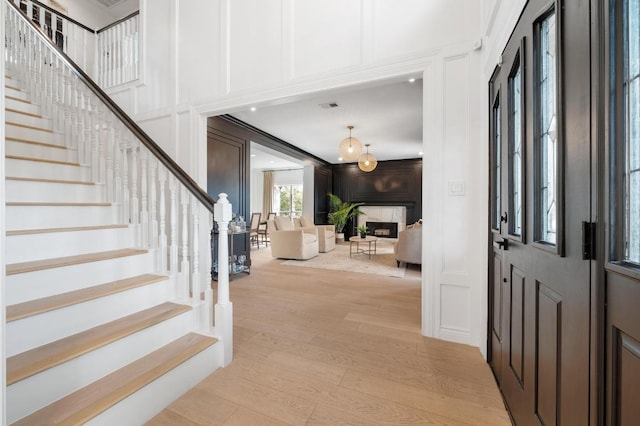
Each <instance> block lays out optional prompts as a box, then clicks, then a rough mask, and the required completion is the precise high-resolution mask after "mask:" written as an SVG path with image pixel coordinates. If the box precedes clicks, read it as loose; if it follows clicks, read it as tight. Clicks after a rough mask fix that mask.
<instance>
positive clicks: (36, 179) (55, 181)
mask: <svg viewBox="0 0 640 426" xmlns="http://www.w3.org/2000/svg"><path fill="white" fill-rule="evenodd" d="M4 179H5V180H17V181H21V182H42V183H65V184H69V185H95V184H96V183H95V182H87V181H82V180H64V179H45V178H29V177H12V176H7V177H5V178H4Z"/></svg>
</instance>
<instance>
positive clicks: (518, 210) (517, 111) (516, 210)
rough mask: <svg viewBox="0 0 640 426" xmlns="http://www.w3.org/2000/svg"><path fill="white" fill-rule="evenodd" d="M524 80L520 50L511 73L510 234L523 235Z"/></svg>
mask: <svg viewBox="0 0 640 426" xmlns="http://www.w3.org/2000/svg"><path fill="white" fill-rule="evenodd" d="M522 83H523V81H522V65H521V55H520V51H519V52H518V54H517V55H516V59H515V62H514V64H513V67H512V69H511V73H510V74H509V234H511V235H516V236H522V223H523V213H524V212H523V209H522V207H523V202H522V200H523V190H524V185H523V183H524V181H523V164H524V163H523V147H522V145H523V144H522V141H523V136H522V135H523V131H524V120H523V117H524V115H523V109H524V108H523V105H524V103H523V100H524V99H523V90H522V88H523V84H522Z"/></svg>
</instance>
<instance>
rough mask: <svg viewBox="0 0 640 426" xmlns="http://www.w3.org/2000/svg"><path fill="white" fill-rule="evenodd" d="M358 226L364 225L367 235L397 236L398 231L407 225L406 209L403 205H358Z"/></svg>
mask: <svg viewBox="0 0 640 426" xmlns="http://www.w3.org/2000/svg"><path fill="white" fill-rule="evenodd" d="M360 211H361V212H362V213H363V214H361V215H359V216H358V226H360V225H366V227H367V228H369V235H373V236H374V237H381V238H398V232H400V231H402V230H404V228H405V227H406V226H407V209H406V207H404V206H371V205H366V206H362V207H360Z"/></svg>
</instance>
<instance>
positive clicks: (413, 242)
mask: <svg viewBox="0 0 640 426" xmlns="http://www.w3.org/2000/svg"><path fill="white" fill-rule="evenodd" d="M393 251H394V252H395V254H396V263H397V265H398V267H400V262H405V263H412V264H414V265H422V227H421V226H414V227H413V228H410V229H409V228H408V229H405V230H404V231H400V232H399V233H398V242H397V243H396V244H395V246H394V248H393Z"/></svg>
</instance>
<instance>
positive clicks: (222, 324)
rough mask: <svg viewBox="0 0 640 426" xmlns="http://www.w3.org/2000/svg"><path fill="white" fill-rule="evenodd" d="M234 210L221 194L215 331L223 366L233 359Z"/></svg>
mask: <svg viewBox="0 0 640 426" xmlns="http://www.w3.org/2000/svg"><path fill="white" fill-rule="evenodd" d="M231 212H232V209H231V204H230V203H229V200H228V199H227V194H225V193H222V194H219V199H218V202H217V203H216V204H215V206H214V208H213V218H214V220H215V221H216V222H218V301H217V303H216V308H215V320H216V322H215V330H216V334H217V335H218V336H220V337H221V338H222V341H223V346H224V359H223V365H228V364H229V363H230V362H231V360H232V359H233V305H232V304H231V301H230V300H229V246H228V238H229V236H228V228H229V222H230V221H231V217H232V213H231Z"/></svg>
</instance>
